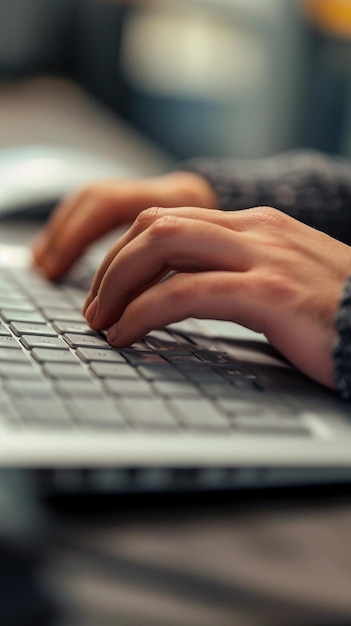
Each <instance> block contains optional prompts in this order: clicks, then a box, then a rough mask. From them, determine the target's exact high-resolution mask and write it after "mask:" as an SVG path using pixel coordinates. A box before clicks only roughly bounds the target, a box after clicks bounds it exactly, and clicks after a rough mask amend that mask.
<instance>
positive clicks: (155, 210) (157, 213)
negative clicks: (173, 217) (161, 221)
mask: <svg viewBox="0 0 351 626" xmlns="http://www.w3.org/2000/svg"><path fill="white" fill-rule="evenodd" d="M164 211H165V209H164V208H163V207H160V206H151V207H148V208H147V209H143V210H142V211H140V213H139V215H138V216H137V217H136V218H135V222H134V223H135V225H136V227H137V228H138V227H142V228H145V227H147V226H149V225H150V224H152V223H153V222H154V221H155V220H157V219H158V218H159V217H161V216H162V215H164Z"/></svg>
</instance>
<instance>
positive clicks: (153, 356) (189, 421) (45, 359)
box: [0, 268, 309, 435]
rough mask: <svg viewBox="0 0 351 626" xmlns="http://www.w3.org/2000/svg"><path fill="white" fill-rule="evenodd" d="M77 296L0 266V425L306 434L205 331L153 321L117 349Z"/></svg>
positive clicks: (79, 294)
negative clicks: (158, 326) (154, 325)
mask: <svg viewBox="0 0 351 626" xmlns="http://www.w3.org/2000/svg"><path fill="white" fill-rule="evenodd" d="M82 294H83V295H82ZM83 299H84V293H83V292H82V291H81V290H78V289H77V288H75V287H74V286H69V285H52V284H50V283H48V282H47V281H45V280H44V279H43V278H42V277H40V276H39V275H37V274H35V273H34V272H31V271H30V270H24V269H22V268H21V269H19V270H16V269H13V268H11V269H10V268H2V269H1V270H0V388H1V394H0V397H1V399H0V413H1V419H2V422H3V425H5V426H8V427H10V428H31V429H35V428H41V429H43V428H44V429H48V428H51V429H62V428H67V427H68V428H74V429H77V428H83V429H96V430H98V431H102V430H103V429H104V430H106V429H107V430H111V431H126V430H127V431H131V430H139V431H140V430H143V431H145V430H147V431H162V432H165V431H166V432H168V433H171V432H174V433H182V432H184V431H186V432H194V431H197V432H202V433H210V434H215V433H219V434H235V433H238V432H245V433H256V434H257V433H261V432H263V433H264V432H266V433H269V434H278V435H282V434H289V435H291V434H295V435H306V434H309V432H308V429H307V428H306V425H305V424H304V423H303V422H302V420H300V419H299V417H298V416H297V415H296V413H295V412H294V411H293V410H291V411H290V412H289V410H288V408H287V407H286V406H285V405H283V401H282V399H279V398H278V397H277V394H274V393H272V392H271V391H270V390H268V389H266V388H265V385H264V384H263V382H262V381H261V380H260V379H259V378H258V377H257V376H256V375H255V374H254V373H253V372H252V371H249V369H247V367H244V366H243V365H241V364H240V363H238V362H237V361H235V360H234V359H233V358H232V357H231V356H230V355H229V354H228V353H226V352H225V351H220V350H216V349H214V348H213V346H211V345H209V344H208V342H206V340H205V339H204V340H203V341H201V337H200V338H196V340H195V339H194V336H192V335H191V336H185V335H184V334H183V333H182V334H180V333H178V332H177V331H174V330H161V331H154V332H151V333H150V334H149V335H147V336H146V337H145V338H144V339H143V340H142V341H140V342H137V343H135V344H134V345H133V346H131V347H130V348H127V349H121V350H117V349H115V348H112V347H111V346H110V345H109V344H108V343H107V341H106V339H105V337H104V335H103V334H101V333H97V332H95V331H93V330H92V329H91V328H90V327H89V326H88V325H87V324H86V323H85V320H84V318H83V316H82V314H81V312H80V310H81V306H82V301H83ZM265 407H267V408H265Z"/></svg>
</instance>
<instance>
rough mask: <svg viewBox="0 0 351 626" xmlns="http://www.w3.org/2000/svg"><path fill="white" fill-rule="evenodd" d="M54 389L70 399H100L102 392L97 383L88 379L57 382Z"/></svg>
mask: <svg viewBox="0 0 351 626" xmlns="http://www.w3.org/2000/svg"><path fill="white" fill-rule="evenodd" d="M55 389H56V390H57V391H58V392H59V393H60V394H61V395H64V396H67V397H70V398H102V397H103V391H102V389H101V387H100V385H99V384H98V382H97V381H96V382H95V381H93V380H91V379H90V378H86V379H84V378H83V379H78V380H66V379H65V380H62V379H60V380H58V381H57V382H56V383H55Z"/></svg>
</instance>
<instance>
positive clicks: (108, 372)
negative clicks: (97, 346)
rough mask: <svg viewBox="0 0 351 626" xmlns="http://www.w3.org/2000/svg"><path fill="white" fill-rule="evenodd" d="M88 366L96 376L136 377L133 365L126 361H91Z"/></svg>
mask: <svg viewBox="0 0 351 626" xmlns="http://www.w3.org/2000/svg"><path fill="white" fill-rule="evenodd" d="M89 368H90V370H91V371H92V372H94V374H95V375H96V376H98V378H138V373H137V371H136V369H135V368H134V367H132V366H131V365H129V364H128V363H103V362H101V363H99V361H93V362H91V363H90V364H89Z"/></svg>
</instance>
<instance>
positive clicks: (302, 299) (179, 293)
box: [84, 207, 351, 387]
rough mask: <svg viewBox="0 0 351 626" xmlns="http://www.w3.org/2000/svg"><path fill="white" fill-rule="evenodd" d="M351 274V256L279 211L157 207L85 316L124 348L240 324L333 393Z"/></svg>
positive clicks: (112, 260)
mask: <svg viewBox="0 0 351 626" xmlns="http://www.w3.org/2000/svg"><path fill="white" fill-rule="evenodd" d="M350 273H351V248H350V247H348V246H346V245H345V244H342V243H340V242H339V241H337V240H335V239H332V238H331V237H329V236H328V235H325V234H324V233H321V232H319V231H317V230H314V229H313V228H310V227H308V226H305V225H303V224H302V223H300V222H298V221H296V220H294V219H293V218H291V217H289V216H287V215H285V214H283V213H281V212H280V211H278V210H276V209H272V208H270V207H258V208H253V209H247V210H243V211H238V212H222V211H218V210H210V209H199V208H188V207H182V208H174V209H169V208H167V209H163V208H151V209H147V210H145V211H143V212H142V213H140V215H139V216H138V218H137V219H136V220H135V222H134V224H133V225H132V226H131V228H130V229H129V231H127V233H125V234H124V235H123V236H122V237H121V239H120V240H118V241H117V242H116V244H115V245H114V246H113V247H112V248H111V250H110V251H109V252H108V254H107V255H106V257H105V259H104V261H103V262H102V264H101V266H100V268H99V269H98V271H97V273H96V276H95V279H94V281H93V284H92V288H91V290H90V293H89V294H88V297H87V300H86V304H85V307H84V312H85V315H86V318H87V321H88V322H89V324H90V325H91V327H92V328H93V329H96V330H102V329H108V334H107V338H108V341H109V342H110V343H111V344H112V345H114V346H118V347H122V346H127V345H130V344H131V343H132V342H134V341H135V340H137V339H139V338H141V337H142V336H144V335H145V334H147V333H148V332H149V331H150V330H152V329H156V328H161V327H163V326H165V325H167V324H169V323H171V322H176V321H179V320H181V319H184V318H186V317H197V318H213V319H220V320H231V321H233V322H237V323H239V324H242V325H243V326H246V327H248V328H250V329H252V330H255V331H258V332H262V333H264V334H265V335H266V337H267V338H268V340H269V341H270V343H271V344H272V345H273V346H275V347H276V348H277V349H278V350H280V352H281V353H282V354H283V355H285V357H287V358H288V359H289V360H290V361H291V362H292V363H293V364H295V365H296V366H297V367H298V368H300V369H301V370H302V371H304V372H305V373H306V374H308V375H309V376H311V377H312V378H314V379H316V380H318V381H319V382H321V383H323V384H325V385H328V386H330V387H334V386H335V383H334V380H333V359H332V350H333V344H334V341H335V337H336V333H335V329H334V317H335V313H336V310H337V308H338V305H339V302H340V299H341V293H342V289H343V286H344V283H345V280H346V278H347V277H348V275H349V274H350Z"/></svg>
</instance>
